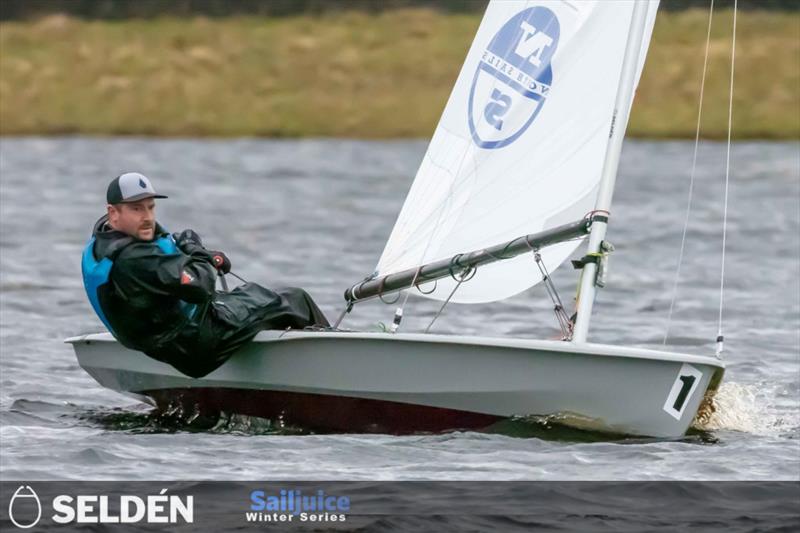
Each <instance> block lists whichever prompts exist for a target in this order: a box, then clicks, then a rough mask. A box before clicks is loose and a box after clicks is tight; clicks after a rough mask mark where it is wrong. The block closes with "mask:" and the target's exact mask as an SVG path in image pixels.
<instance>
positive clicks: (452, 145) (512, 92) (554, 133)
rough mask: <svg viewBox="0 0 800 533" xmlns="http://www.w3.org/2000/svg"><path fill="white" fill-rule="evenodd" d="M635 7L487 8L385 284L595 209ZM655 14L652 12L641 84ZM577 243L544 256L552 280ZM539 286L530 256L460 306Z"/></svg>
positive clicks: (482, 276) (586, 1) (440, 291)
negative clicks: (394, 277)
mask: <svg viewBox="0 0 800 533" xmlns="http://www.w3.org/2000/svg"><path fill="white" fill-rule="evenodd" d="M648 1H649V0H648ZM633 5H634V3H633V2H631V1H628V0H620V1H613V0H612V1H609V0H600V1H591V0H580V1H578V0H571V1H566V0H564V1H555V0H551V1H544V0H539V1H528V2H518V1H517V2H504V1H492V2H490V4H489V6H488V8H487V10H486V14H485V15H484V18H483V20H482V22H481V25H480V27H479V28H478V32H477V34H476V36H475V40H474V42H473V44H472V47H471V48H470V50H469V53H468V54H467V58H466V60H465V62H464V65H463V67H462V69H461V73H460V74H459V77H458V80H457V81H456V84H455V87H454V89H453V92H452V93H451V95H450V98H449V100H448V102H447V106H446V107H445V110H444V113H443V114H442V117H441V119H440V121H439V125H438V126H437V128H436V131H435V132H434V135H433V138H432V140H431V143H430V145H429V147H428V151H427V153H426V154H425V157H424V160H423V161H422V164H421V166H420V168H419V170H418V172H417V176H416V179H415V180H414V183H413V185H412V187H411V190H410V192H409V194H408V197H407V198H406V202H405V204H404V206H403V209H402V211H401V212H400V215H399V217H398V220H397V222H396V223H395V227H394V229H393V231H392V234H391V236H390V238H389V240H388V242H387V244H386V248H385V249H384V251H383V254H382V256H381V258H380V261H379V263H378V266H377V274H378V275H380V276H383V275H386V274H391V273H394V272H398V271H401V270H405V269H408V268H414V267H417V266H419V265H422V264H425V263H428V262H431V261H436V260H440V259H445V258H448V257H451V256H453V255H455V254H458V253H463V252H469V251H473V250H479V249H482V248H484V247H488V246H490V245H493V244H498V243H500V242H503V241H505V240H510V239H513V238H515V237H519V236H521V235H525V234H529V233H535V232H539V231H543V230H546V229H550V228H553V227H555V226H558V225H561V224H564V223H567V222H571V221H574V220H578V219H580V218H581V217H582V216H583V215H585V214H586V213H588V212H589V211H591V210H592V209H593V208H594V205H595V200H596V197H597V191H598V184H599V180H600V173H601V168H602V166H603V159H604V155H605V151H606V145H607V143H608V136H609V128H610V126H611V121H612V116H613V108H614V99H615V96H616V93H617V84H618V82H619V77H620V71H621V67H622V58H623V52H624V49H625V43H626V40H627V37H628V31H629V27H630V22H631V15H632V11H633ZM657 8H658V1H657V0H653V1H649V5H648V20H647V28H646V30H645V38H644V41H643V46H642V50H641V51H640V54H639V60H638V73H637V81H638V78H639V76H640V75H641V69H642V66H643V65H644V58H645V55H646V52H647V46H648V44H649V42H650V35H651V33H652V28H653V23H654V21H655V14H656V10H657ZM629 105H630V103H629ZM625 126H626V124H616V125H615V127H616V128H624V127H625ZM578 244H579V242H577V241H572V242H565V243H559V244H556V245H553V246H549V247H547V248H545V249H543V250H542V258H543V260H544V263H545V265H546V267H547V268H548V269H550V270H553V269H555V268H556V267H557V266H558V265H559V264H561V263H562V262H563V261H564V260H565V259H566V258H567V257H569V255H570V254H571V253H572V252H573V250H574V249H575V248H576V247H577V246H578ZM541 279H542V278H541V274H540V272H539V269H538V268H536V265H535V264H534V262H533V258H532V257H531V256H530V255H528V254H524V255H522V256H519V257H517V258H515V259H510V260H506V261H501V262H497V263H493V264H491V265H486V266H484V267H481V268H480V269H479V271H478V273H477V275H476V276H475V277H474V278H473V279H472V280H470V281H469V282H468V283H464V284H463V285H462V286H461V287H460V288H459V289H458V291H457V292H456V293H455V295H454V296H453V298H452V300H451V301H454V302H461V303H478V302H488V301H494V300H501V299H503V298H507V297H509V296H512V295H514V294H517V293H519V292H521V291H523V290H525V289H527V288H529V287H531V286H533V285H535V284H536V283H538V282H540V281H541ZM454 283H455V282H454V281H453V280H450V279H447V280H440V281H439V282H438V286H437V287H436V290H435V291H433V292H432V293H431V294H429V295H428V296H429V297H431V298H435V299H445V298H447V296H448V294H449V293H450V291H451V290H452V288H453V284H454ZM432 287H433V285H432V284H429V285H427V286H423V287H422V289H423V290H426V291H427V290H430V289H431V288H432Z"/></svg>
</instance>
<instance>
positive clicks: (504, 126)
mask: <svg viewBox="0 0 800 533" xmlns="http://www.w3.org/2000/svg"><path fill="white" fill-rule="evenodd" d="M559 35H560V26H559V23H558V18H556V15H555V13H553V12H552V11H551V10H550V9H548V8H546V7H542V6H537V7H531V8H528V9H526V10H524V11H521V12H519V13H517V14H516V15H514V16H513V17H512V18H511V19H510V20H509V21H508V22H506V23H505V24H504V25H503V27H502V28H500V31H498V32H497V34H496V35H495V36H494V38H493V39H492V40H491V42H490V43H489V46H487V47H486V50H485V51H484V53H483V56H482V57H481V60H480V62H479V63H478V68H477V69H476V71H475V77H474V78H473V80H472V87H471V88H470V93H469V129H470V132H471V134H472V140H473V141H474V142H475V144H477V145H478V146H480V147H481V148H489V149H492V148H502V147H503V146H507V145H509V144H511V143H512V142H514V141H515V140H517V139H518V138H519V136H520V135H522V134H523V133H524V132H525V130H527V129H528V126H530V125H531V123H532V122H533V121H534V120H535V119H536V116H537V115H538V114H539V111H541V109H542V106H544V103H545V100H546V99H547V95H548V93H549V92H550V86H551V85H552V83H553V70H552V68H551V65H550V60H551V59H552V57H553V54H554V53H555V51H556V48H557V47H558V38H559Z"/></svg>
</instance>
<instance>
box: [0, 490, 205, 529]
mask: <svg viewBox="0 0 800 533" xmlns="http://www.w3.org/2000/svg"><path fill="white" fill-rule="evenodd" d="M45 503H47V502H45ZM49 504H50V506H49V511H50V510H51V511H52V515H49V519H50V520H51V521H52V522H53V523H55V524H136V523H140V522H145V523H148V524H177V523H180V522H183V523H187V524H191V523H193V522H194V497H193V496H186V497H185V498H181V497H180V496H177V495H174V494H169V495H168V494H167V489H161V491H159V493H158V494H151V495H147V496H136V495H131V494H122V495H115V496H114V497H109V496H107V495H95V494H79V495H76V496H72V495H69V494H59V495H57V496H55V497H53V499H52V501H50V502H49ZM42 514H43V506H42V500H41V499H40V498H39V496H38V495H37V494H36V492H35V491H34V490H33V489H32V488H31V487H30V486H28V485H21V486H20V487H19V488H18V489H17V490H16V492H14V495H13V496H12V497H11V500H10V501H9V503H8V518H9V520H10V521H11V523H12V524H14V525H15V526H16V527H18V528H21V529H29V528H32V527H34V526H35V525H37V524H38V523H39V522H40V520H41V519H42ZM48 525H52V524H48Z"/></svg>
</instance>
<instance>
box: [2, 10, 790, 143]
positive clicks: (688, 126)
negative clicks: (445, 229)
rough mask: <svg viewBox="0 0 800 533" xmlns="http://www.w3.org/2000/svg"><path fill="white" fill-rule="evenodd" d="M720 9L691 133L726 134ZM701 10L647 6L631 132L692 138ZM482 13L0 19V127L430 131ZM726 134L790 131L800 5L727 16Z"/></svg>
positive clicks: (776, 135) (208, 132) (28, 130)
mask: <svg viewBox="0 0 800 533" xmlns="http://www.w3.org/2000/svg"><path fill="white" fill-rule="evenodd" d="M731 16H732V13H731V12H730V11H722V12H718V13H716V14H715V18H714V20H715V23H714V29H713V33H712V44H711V54H712V55H711V63H710V67H709V75H708V80H707V82H706V102H705V108H704V121H703V133H704V136H706V137H712V138H721V137H724V135H725V131H726V124H727V98H728V95H727V92H728V75H729V61H730V59H729V54H730V27H731ZM706 17H707V13H705V12H702V11H699V10H688V11H682V12H662V13H660V15H659V18H658V22H657V24H656V29H655V32H654V36H653V42H652V45H651V49H650V55H649V60H648V63H647V66H646V68H645V72H644V75H643V78H642V82H641V84H640V87H639V90H638V93H637V98H636V102H635V104H634V111H633V115H632V118H631V124H630V127H629V133H630V134H632V135H635V136H644V137H693V135H694V127H695V120H696V112H697V109H696V106H697V94H698V89H699V82H700V80H699V76H700V72H701V69H702V61H703V50H704V44H705V43H704V41H705V30H706V23H707V18H706ZM479 21H480V15H479V14H475V13H443V12H438V11H434V10H428V9H422V8H413V9H398V10H391V11H385V12H381V13H375V14H369V13H364V12H357V11H353V12H347V11H344V12H332V13H328V14H323V15H320V16H312V15H308V16H295V17H282V18H263V17H256V16H252V17H232V18H222V19H205V18H192V19H179V18H169V17H165V18H157V19H153V20H126V21H83V20H79V19H73V18H69V17H65V16H60V15H57V16H49V17H46V18H42V19H39V20H37V21H32V22H3V23H2V24H0V134H2V135H18V134H69V133H80V134H98V135H117V134H131V135H156V136H270V137H298V136H334V137H338V136H344V137H360V138H392V137H428V136H430V134H431V133H432V131H433V128H434V127H435V125H436V122H437V120H438V118H439V115H440V114H441V111H442V109H443V107H444V104H445V102H446V100H447V97H448V95H449V93H450V90H451V88H452V85H453V82H454V80H455V78H456V76H457V75H458V72H459V69H460V67H461V64H462V62H463V59H464V56H465V55H466V51H467V49H468V48H469V45H470V43H471V41H472V37H473V35H474V33H475V30H476V28H477V26H478V23H479ZM735 91H736V92H735V97H736V99H735V116H734V130H735V136H736V137H737V138H773V139H788V138H798V137H800V14H799V13H798V12H775V11H773V12H761V11H747V12H742V13H740V14H739V28H738V36H737V67H736V89H735Z"/></svg>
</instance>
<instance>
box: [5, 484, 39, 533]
mask: <svg viewBox="0 0 800 533" xmlns="http://www.w3.org/2000/svg"><path fill="white" fill-rule="evenodd" d="M34 515H35V516H34ZM41 518H42V502H41V501H39V496H38V495H37V494H36V492H35V491H34V490H33V489H32V488H30V486H28V485H20V486H19V488H18V489H17V490H16V492H14V495H13V496H11V501H10V502H8V519H9V520H11V523H12V524H14V525H15V526H17V527H18V528H20V529H29V528H32V527H33V526H35V525H36V524H38V523H39V520H41Z"/></svg>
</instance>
